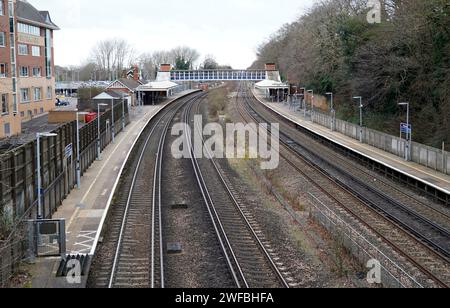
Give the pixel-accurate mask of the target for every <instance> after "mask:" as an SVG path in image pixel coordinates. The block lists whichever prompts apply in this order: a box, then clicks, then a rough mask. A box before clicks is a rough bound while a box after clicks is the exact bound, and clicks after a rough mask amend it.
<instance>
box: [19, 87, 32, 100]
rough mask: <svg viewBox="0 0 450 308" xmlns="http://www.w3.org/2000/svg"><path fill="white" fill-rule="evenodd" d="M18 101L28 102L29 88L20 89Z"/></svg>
mask: <svg viewBox="0 0 450 308" xmlns="http://www.w3.org/2000/svg"><path fill="white" fill-rule="evenodd" d="M20 101H21V102H22V103H29V102H30V90H29V89H20Z"/></svg>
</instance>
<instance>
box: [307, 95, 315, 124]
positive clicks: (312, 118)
mask: <svg viewBox="0 0 450 308" xmlns="http://www.w3.org/2000/svg"><path fill="white" fill-rule="evenodd" d="M308 93H311V95H312V96H311V121H312V122H314V117H313V114H314V90H308Z"/></svg>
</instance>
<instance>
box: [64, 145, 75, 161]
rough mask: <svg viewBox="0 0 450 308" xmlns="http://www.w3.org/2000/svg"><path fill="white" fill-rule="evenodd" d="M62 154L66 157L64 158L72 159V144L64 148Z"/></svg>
mask: <svg viewBox="0 0 450 308" xmlns="http://www.w3.org/2000/svg"><path fill="white" fill-rule="evenodd" d="M64 153H65V155H66V158H69V157H72V153H73V145H72V143H71V144H69V145H67V146H66V148H65V150H64Z"/></svg>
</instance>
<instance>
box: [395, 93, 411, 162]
mask: <svg viewBox="0 0 450 308" xmlns="http://www.w3.org/2000/svg"><path fill="white" fill-rule="evenodd" d="M398 105H399V106H406V143H405V160H406V161H409V160H410V157H411V155H410V154H411V139H412V138H411V137H412V131H411V129H410V128H409V102H404V103H399V104H398Z"/></svg>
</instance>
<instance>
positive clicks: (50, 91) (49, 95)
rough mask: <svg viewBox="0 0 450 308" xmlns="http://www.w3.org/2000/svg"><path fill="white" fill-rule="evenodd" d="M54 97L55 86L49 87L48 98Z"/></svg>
mask: <svg viewBox="0 0 450 308" xmlns="http://www.w3.org/2000/svg"><path fill="white" fill-rule="evenodd" d="M52 98H53V88H52V87H47V99H52Z"/></svg>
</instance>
